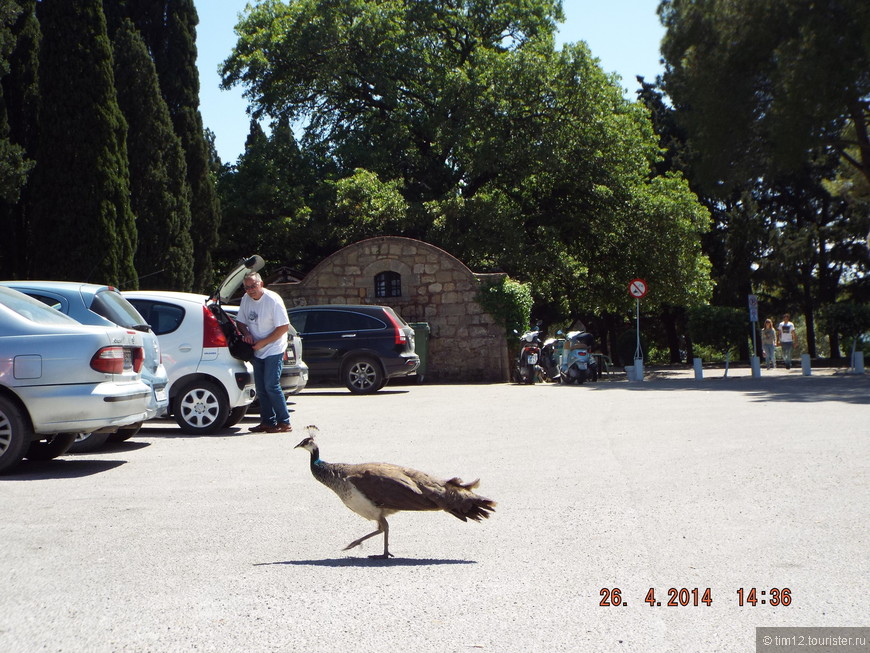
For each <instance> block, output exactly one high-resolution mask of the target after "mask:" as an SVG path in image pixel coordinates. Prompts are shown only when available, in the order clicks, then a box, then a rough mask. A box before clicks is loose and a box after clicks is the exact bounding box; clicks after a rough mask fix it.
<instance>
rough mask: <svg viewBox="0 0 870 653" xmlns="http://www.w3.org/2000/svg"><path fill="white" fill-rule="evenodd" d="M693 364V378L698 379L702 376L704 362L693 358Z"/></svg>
mask: <svg viewBox="0 0 870 653" xmlns="http://www.w3.org/2000/svg"><path fill="white" fill-rule="evenodd" d="M692 362H693V364H694V366H695V379H696V380H700V379H703V378H704V362H703V361H702V360H701V359H700V358H695V359H693V361H692Z"/></svg>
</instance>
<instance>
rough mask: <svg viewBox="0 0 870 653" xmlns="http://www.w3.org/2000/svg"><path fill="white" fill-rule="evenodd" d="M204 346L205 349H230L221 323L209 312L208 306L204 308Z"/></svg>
mask: <svg viewBox="0 0 870 653" xmlns="http://www.w3.org/2000/svg"><path fill="white" fill-rule="evenodd" d="M202 346H203V347H228V346H229V344H228V343H227V337H226V336H225V335H224V332H223V331H222V330H221V325H220V322H218V321H217V318H216V317H215V316H214V315H212V312H211V311H210V310H208V306H203V307H202Z"/></svg>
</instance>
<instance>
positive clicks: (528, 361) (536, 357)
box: [526, 354, 538, 365]
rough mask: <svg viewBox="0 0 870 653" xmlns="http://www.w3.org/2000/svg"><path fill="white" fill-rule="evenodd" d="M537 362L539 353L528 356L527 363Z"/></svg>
mask: <svg viewBox="0 0 870 653" xmlns="http://www.w3.org/2000/svg"><path fill="white" fill-rule="evenodd" d="M537 362H538V355H537V354H529V355H528V357H527V358H526V363H528V364H529V365H534V364H535V363H537Z"/></svg>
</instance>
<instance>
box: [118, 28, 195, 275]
mask: <svg viewBox="0 0 870 653" xmlns="http://www.w3.org/2000/svg"><path fill="white" fill-rule="evenodd" d="M114 52H115V79H116V87H117V91H118V103H119V105H120V106H121V109H122V110H123V112H124V115H125V116H126V118H127V124H128V131H127V152H128V158H129V162H130V202H131V205H132V208H133V211H134V212H135V214H136V227H137V233H138V246H137V248H136V255H135V263H136V269H137V271H138V272H139V274H140V275H142V278H143V281H142V283H143V285H145V286H147V287H148V288H155V289H167V290H191V289H192V287H193V242H192V240H191V235H190V224H191V220H190V189H189V187H188V185H187V180H186V178H187V169H186V167H185V162H184V151H183V150H182V148H181V141H180V140H179V139H178V137H177V136H176V135H175V133H174V132H173V130H172V121H171V120H170V118H169V110H168V109H167V107H166V102H165V101H164V100H163V97H162V96H161V95H160V88H159V85H158V81H157V71H156V69H155V67H154V63H153V61H152V60H151V58H150V57H149V55H148V51H147V50H146V48H145V43H144V41H143V40H142V38H141V36H140V35H139V33H138V32H136V31H135V29H134V28H133V24H132V22H130V21H129V20H125V21H124V22H122V24H121V27H120V28H119V29H118V31H117V33H116V34H115V36H114ZM134 285H137V284H136V283H135V282H131V283H130V284H129V286H134Z"/></svg>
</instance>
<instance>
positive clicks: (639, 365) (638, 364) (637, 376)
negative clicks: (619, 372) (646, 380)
mask: <svg viewBox="0 0 870 653" xmlns="http://www.w3.org/2000/svg"><path fill="white" fill-rule="evenodd" d="M634 380H635V381H643V359H642V358H635V359H634Z"/></svg>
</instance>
